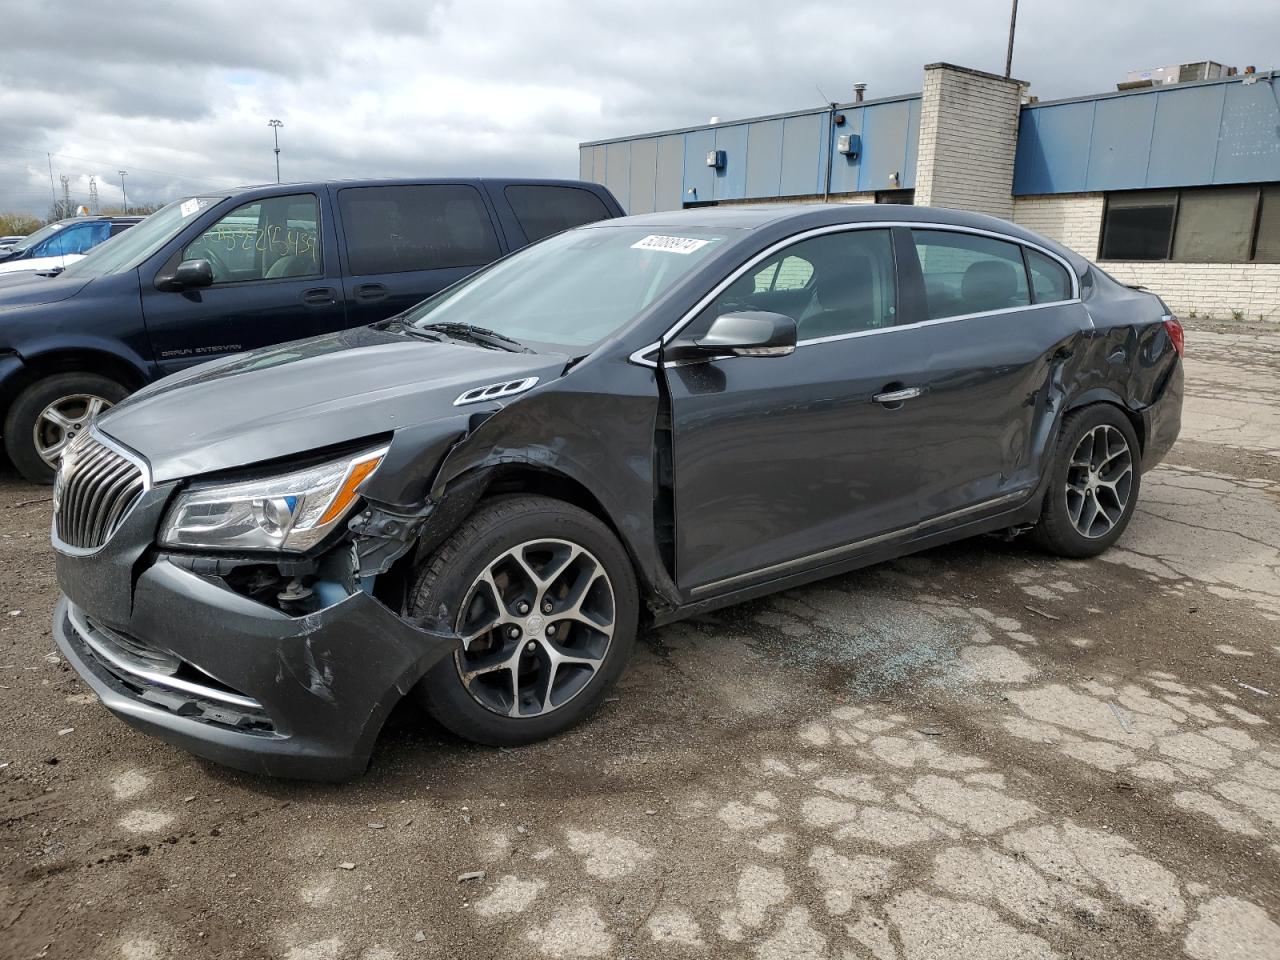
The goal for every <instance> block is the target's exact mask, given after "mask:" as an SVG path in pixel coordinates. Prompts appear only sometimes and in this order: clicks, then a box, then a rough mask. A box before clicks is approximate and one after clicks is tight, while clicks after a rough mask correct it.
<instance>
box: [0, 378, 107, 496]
mask: <svg viewBox="0 0 1280 960" xmlns="http://www.w3.org/2000/svg"><path fill="white" fill-rule="evenodd" d="M128 395H129V391H128V390H126V389H125V388H124V387H123V386H121V385H120V384H119V383H117V382H116V381H114V380H111V379H108V378H107V377H103V376H99V375H98V374H96V373H59V374H55V375H53V376H51V377H45V378H44V379H43V380H39V381H37V382H36V383H33V384H32V385H31V386H29V387H27V389H25V390H23V391H22V393H20V394H18V397H17V399H16V400H14V401H13V404H12V405H11V406H10V407H9V413H8V416H6V417H5V419H4V449H5V452H6V453H7V454H8V455H9V460H10V461H12V463H13V465H14V466H15V467H17V469H18V472H19V473H20V474H22V476H24V477H25V478H26V479H28V480H30V481H31V482H32V483H53V473H54V466H53V465H52V464H50V463H48V462H47V461H46V460H45V458H44V457H43V456H41V453H40V450H39V449H38V448H37V446H36V438H35V430H36V425H37V421H39V420H40V418H41V414H42V413H43V412H44V411H45V410H46V409H47V408H49V407H50V406H53V405H55V404H57V403H58V402H59V401H63V402H64V403H65V409H66V410H68V411H70V412H71V413H73V414H78V416H76V417H74V418H69V419H73V420H74V423H75V425H74V432H78V431H79V430H83V429H87V428H88V425H89V421H90V419H91V415H90V410H89V407H88V405H87V403H86V402H85V400H84V399H83V398H97V400H98V401H99V402H100V404H101V408H102V409H106V408H107V407H109V406H112V405H113V404H116V403H119V402H120V401H121V400H123V399H124V398H125V397H127V396H128ZM61 429H62V428H58V427H55V426H54V425H52V424H50V423H47V422H46V423H44V425H43V426H42V430H43V431H44V435H45V438H46V441H47V442H49V443H50V446H52V445H53V437H54V436H55V435H56V434H57V433H58V431H59V430H61ZM62 434H63V435H64V436H66V437H67V438H69V437H70V436H71V435H72V429H70V428H68V429H66V430H62Z"/></svg>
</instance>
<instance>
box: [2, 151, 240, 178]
mask: <svg viewBox="0 0 1280 960" xmlns="http://www.w3.org/2000/svg"><path fill="white" fill-rule="evenodd" d="M7 152H8V154H9V155H10V156H13V155H15V154H18V153H20V154H23V155H27V156H33V157H35V156H39V154H37V153H36V152H35V151H32V150H17V151H14V150H10V151H7ZM46 156H48V157H61V158H62V159H63V160H75V161H77V162H78V163H94V164H99V165H101V166H107V167H110V166H118V165H119V161H118V160H103V159H102V158H100V157H98V158H93V157H77V156H73V155H72V154H69V153H57V152H56V151H47V152H46ZM18 162H21V161H18ZM131 169H133V170H141V171H142V172H143V173H154V174H157V175H158V176H162V177H171V178H173V179H174V180H183V181H186V182H188V183H205V184H227V185H237V184H238V183H239V181H238V180H237V179H236V178H234V177H191V176H187V175H186V174H181V173H175V172H173V171H172V170H157V169H155V168H154V167H139V166H137V165H131Z"/></svg>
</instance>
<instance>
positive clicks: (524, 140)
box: [0, 0, 1280, 212]
mask: <svg viewBox="0 0 1280 960" xmlns="http://www.w3.org/2000/svg"><path fill="white" fill-rule="evenodd" d="M1008 10H1009V4H1008V0H974V2H966V3H963V4H957V3H954V2H947V0H918V2H917V3H915V4H913V5H911V7H910V8H909V9H908V8H904V7H903V6H902V5H901V4H896V3H892V4H891V3H865V4H858V5H850V4H848V3H847V2H839V0H815V2H807V3H806V2H800V3H791V4H785V3H778V2H777V0H769V2H765V0H738V2H727V0H706V2H703V3H700V4H689V3H687V2H684V0H681V2H676V0H650V2H647V3H622V2H612V3H591V4H585V3H581V2H571V0H540V2H518V0H505V2H500V0H459V2H448V0H437V2H431V0H426V2H424V0H415V2H409V0H390V2H377V0H368V2H365V3H361V4H356V3H351V2H340V0H309V2H306V3H301V2H293V0H289V2H273V3H269V4H268V3H263V2H261V0H259V2H255V3H248V2H240V0H223V2H221V3H218V4H197V3H175V4H165V5H160V6H157V5H156V4H154V3H151V2H145V0H116V2H113V3H111V4H99V3H65V4H56V5H55V4H53V3H48V2H43V3H41V2H26V3H20V4H12V5H10V8H8V9H6V12H5V16H4V19H5V28H6V35H7V36H8V37H9V38H11V39H10V44H9V47H8V48H7V49H5V51H4V54H3V56H0V209H17V210H28V211H32V212H44V211H46V210H47V209H48V206H49V170H48V163H47V161H46V157H45V154H46V152H48V153H53V154H55V156H54V157H53V166H54V174H55V180H56V178H57V175H60V174H66V175H68V176H70V177H72V178H73V181H74V182H75V184H76V187H75V189H76V190H78V191H80V193H79V194H78V195H77V196H76V199H77V200H78V201H82V200H83V199H85V197H86V196H87V187H85V186H83V185H85V184H87V181H88V177H89V176H90V175H94V176H96V177H97V178H98V182H99V192H100V195H101V197H102V200H103V202H104V203H116V202H119V197H120V188H119V178H118V176H117V175H116V171H117V170H118V169H121V168H123V169H126V170H128V171H129V175H128V184H129V193H130V196H131V197H133V198H135V199H137V200H139V201H155V200H163V199H170V198H172V197H175V196H179V195H185V194H190V193H196V192H201V191H204V192H211V191H214V190H216V189H218V188H220V187H226V186H227V185H231V184H237V183H254V182H263V181H267V180H271V179H274V176H275V166H274V163H275V161H274V156H273V154H272V152H271V143H272V141H271V131H270V130H269V129H268V127H267V125H266V121H267V119H268V118H270V117H278V118H280V119H281V120H283V121H284V124H285V126H284V128H283V130H281V149H282V154H281V169H282V173H283V175H284V178H285V179H288V180H308V179H327V178H343V177H374V176H448V175H468V174H489V175H493V174H512V175H531V176H536V175H548V176H575V175H576V171H577V144H578V142H579V141H582V140H589V139H596V138H600V137H606V136H617V135H623V134H628V133H640V132H646V131H651V130H658V129H666V128H670V127H677V126H684V125H689V124H695V123H702V122H705V121H706V119H707V118H708V117H709V116H711V115H712V114H716V115H719V116H722V117H725V118H726V119H729V118H733V117H742V116H752V115H758V114H763V113H771V112H776V111H782V110H788V109H796V108H800V107H805V106H810V105H818V104H819V103H821V102H822V100H823V97H824V96H825V97H831V98H835V99H840V100H844V99H849V98H851V96H852V85H853V83H854V82H855V81H865V82H866V83H868V84H869V95H870V96H873V97H874V96H885V95H890V94H897V93H908V92H913V91H916V90H918V89H919V88H920V83H921V66H922V65H923V64H925V63H929V62H933V61H936V60H948V61H951V62H955V63H961V64H964V65H967V66H974V67H978V68H982V69H988V70H1000V69H1002V68H1003V61H1004V50H1005V38H1006V29H1007V24H1008ZM1157 23H1158V25H1159V27H1158V29H1155V28H1153V24H1157ZM1018 26H1019V35H1018V47H1017V53H1016V56H1015V60H1014V74H1015V75H1016V76H1018V77H1020V78H1022V79H1026V80H1029V81H1031V83H1032V89H1033V91H1034V92H1035V93H1037V94H1039V95H1040V96H1041V97H1045V98H1048V97H1056V96H1070V95H1076V94H1084V93H1090V92H1097V91H1100V90H1107V89H1111V88H1112V87H1113V84H1114V83H1115V82H1116V81H1117V80H1120V79H1122V78H1123V76H1124V74H1125V72H1126V71H1128V70H1130V69H1134V68H1138V67H1147V66H1156V65H1160V64H1170V63H1179V62H1185V61H1190V60H1197V59H1204V58H1218V59H1225V62H1227V63H1237V64H1239V65H1241V66H1243V65H1244V64H1245V63H1250V62H1254V60H1253V59H1252V58H1257V59H1262V58H1263V56H1264V55H1265V52H1269V51H1265V44H1264V42H1263V41H1264V40H1265V39H1266V38H1269V37H1273V36H1276V35H1280V7H1277V6H1276V5H1275V4H1274V3H1270V2H1257V0H1235V2H1224V3H1222V4H1220V5H1219V6H1218V7H1216V8H1215V11H1214V16H1213V17H1205V16H1204V15H1203V11H1201V10H1199V9H1198V8H1187V9H1182V8H1181V7H1180V5H1177V4H1169V3H1167V2H1160V3H1156V2H1149V0H1142V2H1138V0H1133V2H1129V3H1124V4H1118V3H1114V2H1103V0H1081V2H1078V3H1075V4H1071V5H1050V4H1034V5H1033V4H1024V5H1023V9H1022V10H1021V11H1020V14H1019V25H1018ZM1268 65H1269V64H1266V63H1259V66H1268ZM819 89H821V91H822V93H821V94H820V93H819Z"/></svg>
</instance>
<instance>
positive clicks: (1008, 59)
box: [1004, 0, 1018, 80]
mask: <svg viewBox="0 0 1280 960" xmlns="http://www.w3.org/2000/svg"><path fill="white" fill-rule="evenodd" d="M1017 25H1018V0H1013V9H1012V10H1011V11H1010V12H1009V52H1008V53H1006V54H1005V55H1004V77H1005V79H1006V80H1008V79H1009V78H1010V77H1012V76H1013V31H1014V28H1015V27H1017Z"/></svg>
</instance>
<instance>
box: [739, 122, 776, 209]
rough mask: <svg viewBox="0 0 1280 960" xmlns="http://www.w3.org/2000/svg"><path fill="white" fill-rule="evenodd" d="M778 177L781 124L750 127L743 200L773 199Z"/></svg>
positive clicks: (772, 123) (760, 123)
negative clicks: (745, 198) (745, 194)
mask: <svg viewBox="0 0 1280 960" xmlns="http://www.w3.org/2000/svg"><path fill="white" fill-rule="evenodd" d="M781 177H782V121H781V120H761V121H759V122H758V123H753V124H751V132H750V134H748V136H747V196H748V197H776V196H777V195H778V183H779V181H780V179H781Z"/></svg>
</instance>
